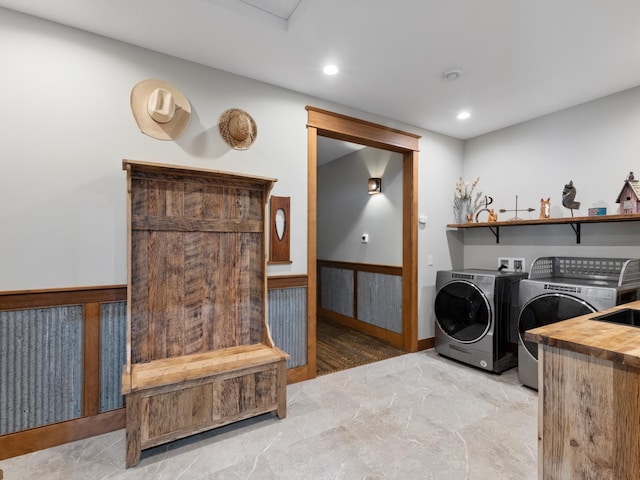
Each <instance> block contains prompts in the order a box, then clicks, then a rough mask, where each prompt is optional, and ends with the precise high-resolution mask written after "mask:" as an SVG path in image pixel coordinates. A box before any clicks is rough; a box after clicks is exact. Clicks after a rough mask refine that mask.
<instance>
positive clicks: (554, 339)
mask: <svg viewBox="0 0 640 480" xmlns="http://www.w3.org/2000/svg"><path fill="white" fill-rule="evenodd" d="M625 308H632V309H640V301H636V302H631V303H628V304H624V305H618V306H616V307H613V308H610V309H607V310H603V311H602V312H598V313H591V314H587V315H582V316H580V317H575V318H572V319H569V320H564V321H561V322H557V323H553V324H550V325H546V326H544V327H539V328H535V329H532V330H528V331H527V332H526V333H525V338H526V339H527V340H529V341H532V342H536V343H538V360H539V363H538V385H539V390H538V402H539V403H538V477H539V478H541V479H542V478H545V479H546V478H602V479H609V478H610V479H622V478H629V479H631V478H637V474H638V473H637V472H639V471H640V327H636V326H628V325H620V324H615V323H609V322H603V321H598V320H592V317H595V316H599V315H602V314H604V313H610V312H615V311H616V310H621V309H625Z"/></svg>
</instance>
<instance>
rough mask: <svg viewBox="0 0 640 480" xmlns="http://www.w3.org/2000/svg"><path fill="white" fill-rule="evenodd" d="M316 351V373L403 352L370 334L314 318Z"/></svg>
mask: <svg viewBox="0 0 640 480" xmlns="http://www.w3.org/2000/svg"><path fill="white" fill-rule="evenodd" d="M316 353H317V357H316V358H317V360H316V361H317V367H316V374H317V375H325V374H327V373H332V372H338V371H340V370H346V369H347V368H353V367H357V366H360V365H365V364H367V363H372V362H377V361H379V360H385V359H387V358H391V357H397V356H398V355H403V354H404V353H405V352H404V351H403V350H402V349H400V348H398V347H394V346H392V345H389V344H388V343H385V342H383V341H382V340H378V339H377V338H375V337H372V336H370V335H366V334H364V333H361V332H358V331H356V330H352V329H350V328H347V327H344V326H342V325H338V324H336V323H333V322H328V321H326V320H323V319H321V318H318V322H317V324H316Z"/></svg>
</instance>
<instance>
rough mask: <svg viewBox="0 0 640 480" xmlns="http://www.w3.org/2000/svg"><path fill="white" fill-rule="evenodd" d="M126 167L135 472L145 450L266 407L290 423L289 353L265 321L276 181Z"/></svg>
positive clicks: (129, 420)
mask: <svg viewBox="0 0 640 480" xmlns="http://www.w3.org/2000/svg"><path fill="white" fill-rule="evenodd" d="M123 167H124V169H125V170H126V171H127V182H128V193H129V202H128V205H129V282H128V283H129V285H128V295H129V298H128V312H127V323H128V325H127V327H128V331H127V363H126V365H125V366H124V369H123V375H122V393H123V395H125V399H126V437H127V440H126V443H127V454H126V465H127V467H131V466H135V465H137V464H138V462H139V460H140V455H141V451H142V450H144V449H146V448H150V447H154V446H157V445H161V444H164V443H167V442H171V441H174V440H176V439H178V438H182V437H185V436H189V435H193V434H196V433H199V432H203V431H206V430H209V429H212V428H216V427H219V426H222V425H226V424H229V423H232V422H236V421H239V420H243V419H246V418H249V417H252V416H256V415H260V414H263V413H267V412H274V413H275V414H276V415H277V416H278V417H279V418H284V417H285V415H286V377H287V372H286V360H287V358H288V355H287V354H286V353H285V352H283V351H281V350H280V349H278V348H276V347H275V346H274V345H273V341H272V339H271V337H270V335H269V329H268V327H267V324H266V295H267V294H266V292H267V289H266V252H265V224H266V222H265V215H266V214H265V209H266V203H267V199H268V194H269V192H270V190H271V188H272V186H273V183H274V181H275V180H273V179H265V178H260V177H250V176H245V175H239V174H233V173H226V172H216V171H211V170H201V169H193V168H187V167H178V166H173V165H160V164H153V163H147V162H136V161H129V160H125V161H124V162H123Z"/></svg>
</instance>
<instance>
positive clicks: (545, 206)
mask: <svg viewBox="0 0 640 480" xmlns="http://www.w3.org/2000/svg"><path fill="white" fill-rule="evenodd" d="M550 213H551V197H549V198H547V199H546V200H545V199H544V198H541V199H540V217H539V218H549V215H550Z"/></svg>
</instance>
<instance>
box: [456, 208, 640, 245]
mask: <svg viewBox="0 0 640 480" xmlns="http://www.w3.org/2000/svg"><path fill="white" fill-rule="evenodd" d="M638 221H640V214H639V213H633V214H627V215H594V216H591V217H559V218H536V219H531V220H506V221H502V222H476V223H451V224H448V225H447V227H448V228H488V229H490V230H491V232H492V233H493V234H494V236H495V237H496V243H500V227H517V226H521V225H571V228H573V231H574V232H575V234H576V243H580V233H581V231H580V230H581V229H580V225H582V224H583V223H606V222H638Z"/></svg>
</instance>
